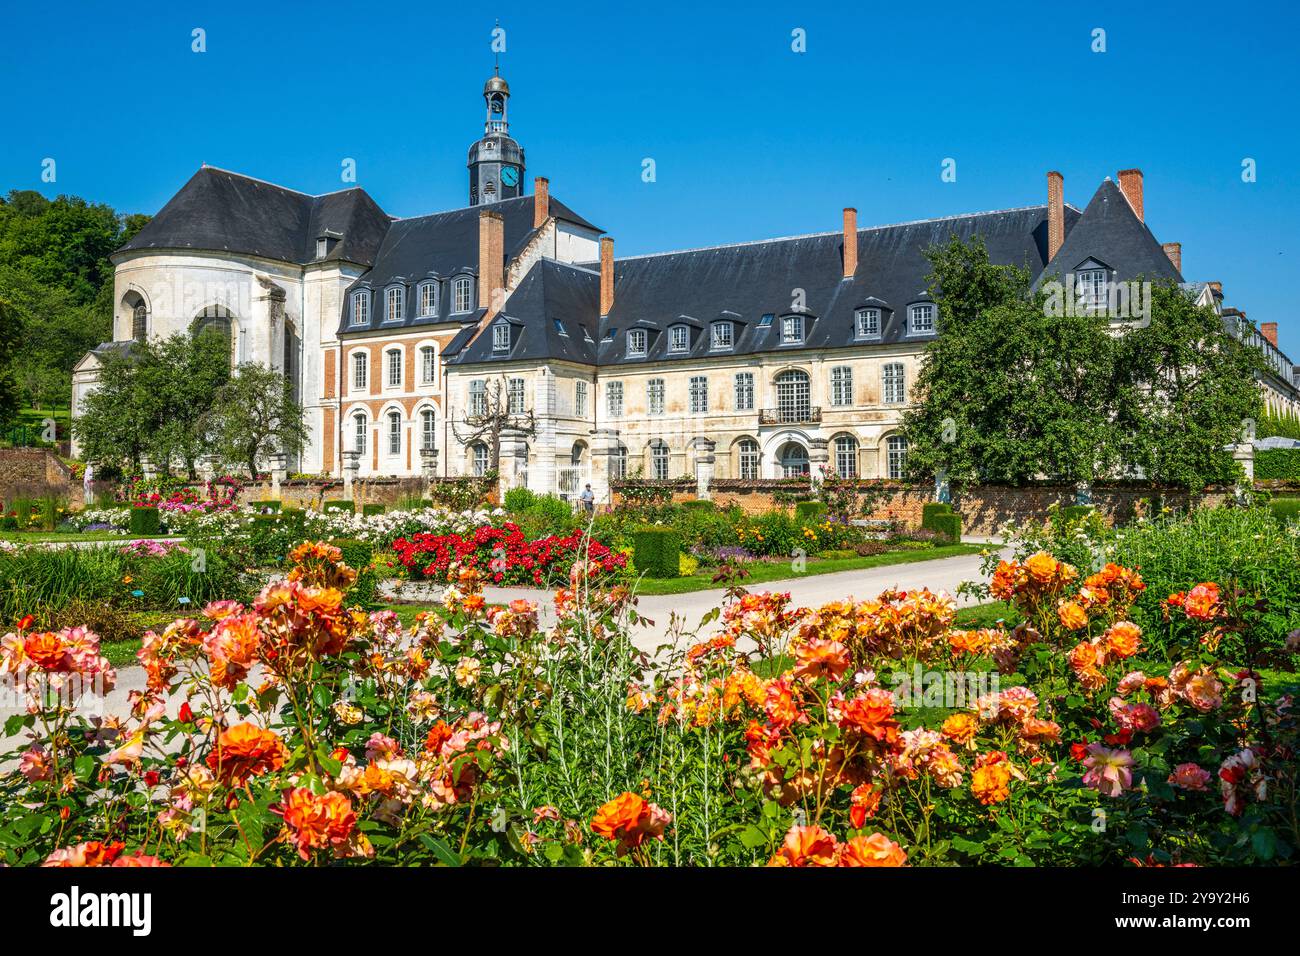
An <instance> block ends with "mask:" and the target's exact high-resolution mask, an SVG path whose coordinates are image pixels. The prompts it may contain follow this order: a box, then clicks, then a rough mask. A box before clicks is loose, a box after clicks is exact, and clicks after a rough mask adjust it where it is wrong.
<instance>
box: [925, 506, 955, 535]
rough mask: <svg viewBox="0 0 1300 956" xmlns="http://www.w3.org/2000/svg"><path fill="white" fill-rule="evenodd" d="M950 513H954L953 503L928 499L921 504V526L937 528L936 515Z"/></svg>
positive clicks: (932, 529)
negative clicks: (935, 523)
mask: <svg viewBox="0 0 1300 956" xmlns="http://www.w3.org/2000/svg"><path fill="white" fill-rule="evenodd" d="M950 514H952V505H950V504H948V503H946V502H943V501H927V502H926V503H925V504H923V505H921V527H922V528H928V529H929V530H931V531H934V530H936V529H935V525H934V519H935V517H937V516H939V515H950Z"/></svg>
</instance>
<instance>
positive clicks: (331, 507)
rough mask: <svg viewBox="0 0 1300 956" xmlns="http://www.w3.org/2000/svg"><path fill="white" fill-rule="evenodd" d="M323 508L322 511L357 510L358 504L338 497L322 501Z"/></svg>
mask: <svg viewBox="0 0 1300 956" xmlns="http://www.w3.org/2000/svg"><path fill="white" fill-rule="evenodd" d="M321 510H322V511H352V512H355V511H356V510H357V508H356V505H354V504H353V503H352V502H350V501H348V500H346V499H343V498H336V499H331V500H330V501H325V502H322V503H321Z"/></svg>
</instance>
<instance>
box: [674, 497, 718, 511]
mask: <svg viewBox="0 0 1300 956" xmlns="http://www.w3.org/2000/svg"><path fill="white" fill-rule="evenodd" d="M681 507H682V508H683V509H685V510H686V511H713V510H715V507H716V506H715V505H714V504H713V502H712V501H706V500H704V499H703V498H696V499H693V500H691V501H683V502H682V503H681Z"/></svg>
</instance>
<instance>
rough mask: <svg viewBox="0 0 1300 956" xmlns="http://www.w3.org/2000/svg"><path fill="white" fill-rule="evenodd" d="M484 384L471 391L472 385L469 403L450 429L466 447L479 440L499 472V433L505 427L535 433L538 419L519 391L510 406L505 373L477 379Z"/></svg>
mask: <svg viewBox="0 0 1300 956" xmlns="http://www.w3.org/2000/svg"><path fill="white" fill-rule="evenodd" d="M478 381H482V383H483V388H482V390H481V391H478V392H475V391H473V390H472V389H473V385H471V392H470V403H469V407H468V408H467V409H465V414H464V415H463V416H462V417H461V419H460V421H459V422H457V421H456V419H455V418H453V419H452V423H451V430H452V432H453V434H455V436H456V440H457V441H458V442H460V443H461V445H463V446H465V447H467V448H468V447H469V446H471V445H473V444H475V443H479V442H481V443H482V444H484V445H486V446H487V449H488V464H489V466H490V467H491V469H492V470H493V471H495V472H497V473H498V474H499V473H500V471H501V433H502V432H503V431H505V430H506V429H507V428H513V429H515V430H516V431H519V432H522V433H523V434H524V435H525V436H527V437H528V438H532V437H533V436H535V435H536V434H537V423H536V421H535V420H534V418H533V412H532V409H530V408H526V407H524V406H525V401H524V396H523V395H522V394H519V395H518V396H517V400H516V402H515V403H514V405H513V406H512V404H511V400H510V394H509V392H508V390H507V387H506V383H505V379H504V377H502V378H496V379H493V380H491V381H487V380H483V379H480V380H478Z"/></svg>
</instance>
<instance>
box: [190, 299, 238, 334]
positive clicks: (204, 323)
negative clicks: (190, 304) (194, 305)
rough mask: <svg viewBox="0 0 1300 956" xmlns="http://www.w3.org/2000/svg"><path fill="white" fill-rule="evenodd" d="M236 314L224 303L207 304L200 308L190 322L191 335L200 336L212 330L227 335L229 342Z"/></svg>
mask: <svg viewBox="0 0 1300 956" xmlns="http://www.w3.org/2000/svg"><path fill="white" fill-rule="evenodd" d="M233 321H234V315H233V314H232V313H231V311H230V310H229V309H228V308H226V307H225V306H224V305H207V306H204V307H203V308H202V309H200V310H199V313H198V315H196V316H194V321H193V322H191V323H190V335H191V336H193V337H194V338H196V339H197V338H198V337H199V336H200V335H202V334H203V333H204V332H208V331H212V332H217V333H220V334H221V335H223V336H225V338H226V341H227V342H229V341H230V338H231V326H232V324H233Z"/></svg>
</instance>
